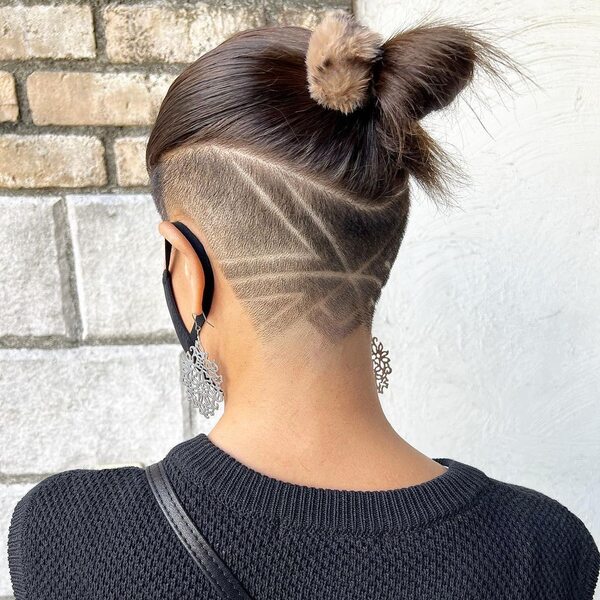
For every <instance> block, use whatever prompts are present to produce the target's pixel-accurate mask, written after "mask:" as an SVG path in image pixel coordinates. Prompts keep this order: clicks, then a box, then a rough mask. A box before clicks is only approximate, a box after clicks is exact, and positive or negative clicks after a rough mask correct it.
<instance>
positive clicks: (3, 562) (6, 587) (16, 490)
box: [0, 483, 35, 597]
mask: <svg viewBox="0 0 600 600" xmlns="http://www.w3.org/2000/svg"><path fill="white" fill-rule="evenodd" d="M34 485H35V484H34V483H30V484H14V485H0V540H1V542H0V596H2V597H5V596H10V595H11V594H12V585H11V583H10V574H9V572H8V527H9V525H10V519H11V517H12V513H13V510H14V508H15V506H16V505H17V502H18V501H19V500H20V499H21V498H22V497H23V496H24V495H25V494H26V493H27V492H28V491H29V490H30V489H31V488H32V487H33V486H34Z"/></svg>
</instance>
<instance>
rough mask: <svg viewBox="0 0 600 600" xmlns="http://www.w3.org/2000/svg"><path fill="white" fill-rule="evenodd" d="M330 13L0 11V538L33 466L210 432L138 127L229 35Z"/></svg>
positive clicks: (155, 5) (160, 446) (284, 4)
mask: <svg viewBox="0 0 600 600" xmlns="http://www.w3.org/2000/svg"><path fill="white" fill-rule="evenodd" d="M331 6H343V7H345V8H350V2H343V1H341V0H340V1H339V2H338V1H337V0H332V2H330V3H328V4H321V3H316V2H315V3H314V4H311V1H310V0H309V1H308V2H299V1H298V2H295V1H293V0H289V1H286V0H268V1H267V2H262V1H258V0H257V1H252V0H240V1H239V2H234V3H226V4H222V3H220V2H217V1H214V2H212V1H209V2H206V3H202V4H200V3H185V4H184V3H178V2H170V3H168V4H166V3H165V4H163V3H160V2H151V3H146V4H136V3H131V2H127V3H123V4H118V3H117V4H106V3H103V2H100V1H95V2H90V3H85V2H82V3H77V4H73V3H69V4H67V3H65V4H53V5H49V4H43V5H42V4H34V3H31V2H24V3H22V4H15V3H10V4H3V5H2V6H0V188H2V189H1V190H0V229H1V230H2V235H3V243H2V246H3V252H2V256H1V257H0V307H1V309H0V403H1V407H2V409H1V410H2V415H1V418H0V538H1V539H2V543H3V545H4V543H5V540H6V535H7V527H8V521H9V517H10V514H11V513H12V509H13V507H14V504H15V503H16V501H17V500H18V499H19V498H20V497H22V496H23V494H24V493H25V492H26V491H27V490H28V489H29V488H30V487H31V486H32V485H34V484H35V483H37V482H38V481H40V480H41V479H43V478H44V477H46V476H47V475H50V474H52V473H55V472H57V471H61V470H65V469H70V468H78V467H84V468H85V467H105V466H117V465H123V464H143V463H148V462H151V461H154V460H158V459H159V458H161V457H162V456H163V455H164V453H165V452H166V451H167V450H168V449H169V448H170V447H172V446H173V445H175V444H176V443H177V442H179V441H181V440H182V439H184V438H186V437H189V436H190V435H192V434H193V433H195V432H198V431H200V430H202V429H203V428H204V429H206V428H207V427H210V425H211V422H200V420H199V419H198V418H197V417H196V416H195V415H194V414H192V413H191V411H190V410H189V407H188V406H187V405H185V404H184V403H183V402H182V399H181V393H180V392H181V390H180V386H179V373H178V359H179V353H180V348H179V345H178V342H177V340H176V337H175V334H174V333H173V331H172V327H171V322H170V319H169V315H168V312H167V310H166V306H165V303H164V298H163V291H162V286H161V272H162V268H163V265H162V259H163V254H162V252H163V246H162V241H161V240H162V238H161V237H160V236H159V234H158V231H157V224H158V222H159V217H158V214H157V213H156V211H155V209H154V206H153V204H152V201H151V199H150V197H149V195H148V189H147V176H146V171H145V167H144V151H145V141H146V136H147V134H148V130H149V127H150V126H151V124H152V122H153V119H154V117H155V115H156V112H157V110H158V107H159V105H160V102H161V100H162V97H163V96H164V94H165V92H166V90H167V88H168V86H169V84H170V82H171V81H172V80H173V79H174V77H175V76H176V74H177V73H179V72H180V71H181V69H182V68H183V67H184V65H185V64H186V63H188V62H191V61H193V60H194V59H195V58H196V57H197V56H199V55H200V54H202V53H203V52H204V51H206V50H208V49H210V48H212V47H213V46H215V45H216V44H218V43H219V42H220V41H221V40H223V39H224V38H226V37H227V36H228V35H230V34H231V33H233V32H234V31H236V30H238V29H244V28H248V27H255V26H259V25H262V24H269V23H281V24H295V25H307V26H312V25H314V23H315V22H316V20H317V19H318V17H319V16H320V14H321V13H322V12H323V10H325V9H326V8H328V7H331ZM216 418H218V415H216V416H215V417H214V418H213V420H214V419H216ZM10 594H11V587H10V582H9V578H8V571H7V564H6V553H5V551H2V553H1V554H0V598H4V597H9V596H10Z"/></svg>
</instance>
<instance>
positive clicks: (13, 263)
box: [0, 196, 70, 336]
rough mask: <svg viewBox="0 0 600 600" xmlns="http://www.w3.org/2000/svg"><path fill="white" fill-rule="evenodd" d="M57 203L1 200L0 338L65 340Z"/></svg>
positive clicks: (42, 199)
mask: <svg viewBox="0 0 600 600" xmlns="http://www.w3.org/2000/svg"><path fill="white" fill-rule="evenodd" d="M60 202H61V200H60V198H55V197H36V198H32V197H17V196H12V197H0V229H2V231H3V232H4V234H5V235H6V239H7V242H8V243H7V244H6V245H5V248H4V251H3V252H2V255H1V256H0V306H1V307H2V310H1V311H0V336H6V335H11V336H33V335H35V336H49V335H57V336H64V335H66V334H67V330H68V327H67V321H66V316H65V314H66V313H68V311H69V310H70V303H69V301H68V298H67V299H65V300H63V290H62V284H61V269H63V271H62V273H63V274H65V273H66V272H67V271H66V270H67V265H66V262H65V256H64V254H63V251H62V250H61V246H60V244H59V240H58V239H57V231H56V229H55V211H57V210H58V209H59V203H60Z"/></svg>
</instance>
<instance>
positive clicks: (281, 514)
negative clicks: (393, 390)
mask: <svg viewBox="0 0 600 600" xmlns="http://www.w3.org/2000/svg"><path fill="white" fill-rule="evenodd" d="M435 460H437V462H439V463H441V464H442V465H445V466H447V467H448V469H447V470H446V471H445V472H444V473H443V474H441V475H439V476H437V477H436V478H435V479H433V480H431V481H428V482H426V483H423V484H419V485H415V486H411V487H407V488H400V489H396V490H389V491H379V492H361V491H343V490H331V489H322V488H312V487H306V486H300V485H296V484H292V483H286V482H283V481H279V480H277V479H273V478H271V477H267V476H265V475H262V474H260V473H258V472H256V471H254V470H252V469H250V468H248V467H246V466H245V465H243V464H242V463H240V462H239V461H237V460H236V459H234V458H233V457H232V456H230V455H229V454H227V453H226V452H224V451H223V450H221V449H220V448H219V447H218V446H216V445H214V444H213V443H212V442H211V441H210V440H209V438H208V437H207V436H206V435H204V434H200V435H198V436H196V437H194V438H192V439H190V440H187V441H185V442H182V443H180V444H178V445H177V446H175V447H174V448H173V449H172V450H171V451H170V452H169V454H168V455H167V457H166V459H165V466H166V470H167V473H168V475H169V477H170V479H171V481H172V483H173V485H174V488H175V491H176V493H177V494H178V495H179V497H180V499H181V501H182V503H183V505H184V507H185V508H186V509H187V512H188V513H189V514H190V516H191V517H192V519H193V520H194V522H195V523H196V525H197V526H198V528H199V529H200V531H201V532H202V533H203V534H204V535H205V537H206V538H207V539H208V540H209V542H210V543H211V544H212V545H213V547H214V549H215V550H216V552H217V553H218V554H219V555H220V556H221V557H222V558H223V559H224V561H225V562H226V563H227V564H228V565H229V567H230V568H231V570H232V571H233V572H234V573H235V574H236V575H237V576H238V578H239V579H240V581H241V582H242V584H243V585H244V587H245V588H246V589H247V590H248V592H249V593H250V595H251V596H252V597H253V598H254V599H256V600H309V599H310V600H330V599H331V600H333V599H335V600H346V599H348V600H350V599H351V600H380V599H389V600H392V599H394V600H401V599H411V600H417V599H419V600H450V599H452V600H471V599H473V600H486V599H503V600H516V599H519V600H524V599H532V600H533V599H536V600H537V599H539V600H559V599H560V600H567V599H568V600H591V599H592V597H593V594H594V588H595V584H596V581H597V579H598V572H599V569H600V553H599V552H598V547H597V546H596V544H595V543H594V540H593V539H592V536H591V534H590V532H589V531H588V529H587V528H586V527H585V525H584V524H583V522H582V521H581V520H580V519H579V518H578V517H576V516H575V515H574V514H573V513H571V512H570V511H569V510H568V509H567V508H566V507H565V506H563V505H562V504H560V503H559V502H558V501H556V500H554V499H552V498H550V497H548V496H546V495H544V494H542V493H540V492H537V491H535V490H532V489H529V488H526V487H523V486H519V485H515V484H509V483H504V482H501V481H499V480H496V479H492V478H491V477H488V476H487V475H486V474H485V473H483V472H482V471H481V470H479V469H477V468H475V467H473V466H470V465H467V464H465V463H462V462H459V461H457V460H452V459H449V458H438V459H435ZM9 566H10V574H11V578H12V582H13V588H14V593H15V596H16V600H25V599H27V600H38V599H39V600H42V599H43V600H75V599H77V600H86V599H94V600H127V599H130V598H135V599H138V598H139V599H144V600H153V599H156V600H170V599H177V600H186V599H191V598H196V599H203V600H211V599H215V598H216V596H215V594H214V592H213V590H212V588H211V587H210V585H209V584H208V582H207V581H206V580H205V579H204V578H203V576H202V574H201V573H200V571H199V569H198V567H197V566H196V565H195V563H194V562H193V560H192V559H191V558H190V556H189V555H188V554H187V553H186V550H185V549H184V548H183V547H182V546H181V545H180V543H179V541H178V539H177V537H176V535H175V534H174V533H173V531H172V530H171V529H170V527H169V525H168V524H167V522H166V520H165V518H164V516H163V514H162V513H161V511H160V509H159V508H158V506H157V505H156V504H155V500H154V498H153V496H152V493H151V491H150V488H149V487H148V484H147V480H146V477H145V473H144V471H143V470H142V469H140V468H139V467H124V468H117V469H103V470H87V469H76V470H71V471H65V472H63V473H59V474H57V475H53V476H51V477H48V478H47V479H45V480H43V481H42V482H41V483H39V484H38V485H36V486H35V487H34V488H33V489H32V490H31V491H30V492H29V493H28V494H27V495H25V496H24V497H23V498H22V499H21V500H20V502H19V503H18V505H17V507H16V508H15V511H14V513H13V517H12V521H11V526H10V531H9Z"/></svg>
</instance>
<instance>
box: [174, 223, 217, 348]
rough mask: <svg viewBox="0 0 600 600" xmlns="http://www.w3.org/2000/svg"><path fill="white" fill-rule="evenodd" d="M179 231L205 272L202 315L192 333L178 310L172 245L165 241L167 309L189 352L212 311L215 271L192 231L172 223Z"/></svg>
mask: <svg viewBox="0 0 600 600" xmlns="http://www.w3.org/2000/svg"><path fill="white" fill-rule="evenodd" d="M172 223H173V225H175V227H177V229H179V231H181V233H182V234H183V235H184V236H185V237H186V239H187V240H188V242H189V243H190V244H191V245H192V248H194V250H195V252H196V254H197V255H198V258H199V259H200V263H201V264H202V268H203V270H204V279H205V284H204V292H203V294H202V314H201V315H197V316H196V322H195V324H194V326H193V327H192V331H188V330H187V328H186V326H185V323H184V321H183V319H182V318H181V314H180V313H179V309H178V308H177V302H176V301H175V294H174V293H173V286H172V283H171V273H170V272H169V262H170V260H171V248H172V246H171V243H170V242H169V241H168V240H165V270H164V272H163V286H164V289H165V298H166V300H167V307H168V309H169V313H170V315H171V320H172V321H173V325H174V326H175V333H176V334H177V337H178V339H179V341H180V343H181V345H182V347H183V349H184V350H185V351H187V350H189V348H190V346H193V345H194V343H195V342H196V337H197V335H198V334H197V330H196V327H198V328H200V327H202V325H203V324H204V322H205V321H206V318H207V317H208V313H209V311H210V307H211V305H212V299H213V293H214V285H215V283H214V275H213V270H212V267H211V264H210V260H209V258H208V254H207V253H206V250H205V249H204V246H203V245H202V243H201V242H200V240H199V239H198V238H197V237H196V236H195V235H194V234H193V233H192V231H190V229H189V228H188V227H187V226H186V225H184V224H183V223H181V222H180V221H173V222H172Z"/></svg>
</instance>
